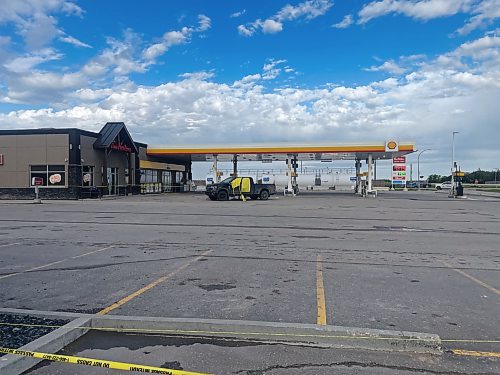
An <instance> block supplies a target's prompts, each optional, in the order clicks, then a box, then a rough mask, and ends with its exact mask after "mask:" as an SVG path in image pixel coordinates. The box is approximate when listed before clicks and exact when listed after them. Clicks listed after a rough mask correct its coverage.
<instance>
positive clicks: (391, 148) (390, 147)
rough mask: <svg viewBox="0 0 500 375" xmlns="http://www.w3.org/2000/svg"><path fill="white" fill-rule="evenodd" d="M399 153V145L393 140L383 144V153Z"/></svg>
mask: <svg viewBox="0 0 500 375" xmlns="http://www.w3.org/2000/svg"><path fill="white" fill-rule="evenodd" d="M398 151H399V143H398V142H397V141H394V140H390V141H386V142H385V152H398Z"/></svg>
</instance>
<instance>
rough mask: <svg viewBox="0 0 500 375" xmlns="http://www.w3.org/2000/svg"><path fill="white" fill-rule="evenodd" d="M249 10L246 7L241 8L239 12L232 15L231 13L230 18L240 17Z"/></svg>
mask: <svg viewBox="0 0 500 375" xmlns="http://www.w3.org/2000/svg"><path fill="white" fill-rule="evenodd" d="M246 12H247V10H246V9H243V10H240V11H239V12H234V13H232V14H231V15H229V18H238V17H241V16H242V15H244V14H245V13H246Z"/></svg>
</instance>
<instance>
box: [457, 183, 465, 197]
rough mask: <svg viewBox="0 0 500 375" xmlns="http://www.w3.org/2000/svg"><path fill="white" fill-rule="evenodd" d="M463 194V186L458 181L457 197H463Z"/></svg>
mask: <svg viewBox="0 0 500 375" xmlns="http://www.w3.org/2000/svg"><path fill="white" fill-rule="evenodd" d="M463 196H464V187H463V186H462V184H461V183H460V182H459V183H458V186H457V197H463Z"/></svg>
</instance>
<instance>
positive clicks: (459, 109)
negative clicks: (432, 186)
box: [0, 0, 500, 173]
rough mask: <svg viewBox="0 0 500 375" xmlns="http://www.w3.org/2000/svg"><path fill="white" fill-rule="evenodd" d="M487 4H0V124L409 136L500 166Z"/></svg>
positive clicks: (497, 9) (498, 66)
mask: <svg viewBox="0 0 500 375" xmlns="http://www.w3.org/2000/svg"><path fill="white" fill-rule="evenodd" d="M499 18H500V0H455V1H449V0H372V1H362V0H337V1H333V0H302V1H301V0H290V1H278V0H276V1H255V0H254V1H234V0H233V1H229V0H225V1H224V0H218V1H208V0H199V1H189V0H184V1H172V0H169V1H152V0H143V1H141V2H137V1H123V0H122V1H114V0H106V1H90V0H79V1H77V0H71V1H70V0H16V1H12V0H0V128H1V129H8V128H27V127H80V128H84V129H88V130H94V131H98V130H99V129H100V127H101V126H102V125H103V124H104V123H105V122H106V121H124V122H125V123H126V124H127V126H128V127H129V128H130V130H131V132H132V134H133V135H134V137H135V138H136V139H137V140H140V141H144V142H148V143H150V144H155V145H160V144H187V143H190V144H193V143H195V144H196V143H219V144H228V143H256V142H295V143H297V142H312V143H314V142H335V143H338V142H370V141H383V140H385V139H387V138H398V139H400V140H410V141H415V142H416V143H417V147H418V148H420V149H423V148H432V149H433V151H432V152H431V153H429V155H428V156H427V159H428V166H427V168H428V169H429V172H431V171H432V172H434V171H435V172H440V173H446V171H447V169H448V167H447V164H449V163H448V159H449V155H448V154H449V148H450V139H451V132H452V131H454V130H456V131H460V135H459V136H458V137H457V154H458V155H462V158H463V160H462V165H463V168H464V169H469V170H473V169H476V168H478V167H481V168H483V169H488V168H489V169H491V168H497V167H500V165H497V164H498V159H499V157H500V151H499V143H500V141H499V139H500V130H499V126H500V125H499V122H498V119H499V118H500V110H499V106H498V103H499V102H500V35H499V34H500V31H499V30H500V29H499V25H500V22H499Z"/></svg>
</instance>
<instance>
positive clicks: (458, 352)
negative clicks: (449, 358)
mask: <svg viewBox="0 0 500 375" xmlns="http://www.w3.org/2000/svg"><path fill="white" fill-rule="evenodd" d="M451 352H452V353H453V354H455V355H465V356H470V357H490V358H500V353H497V352H477V351H475V350H463V349H452V350H451Z"/></svg>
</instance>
